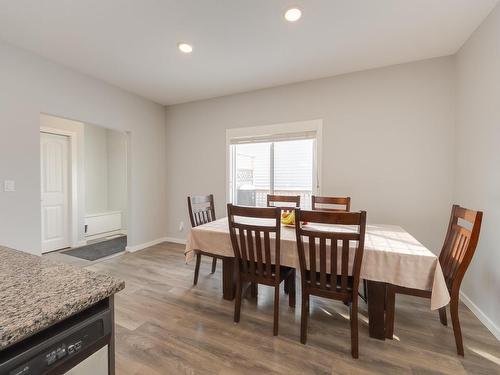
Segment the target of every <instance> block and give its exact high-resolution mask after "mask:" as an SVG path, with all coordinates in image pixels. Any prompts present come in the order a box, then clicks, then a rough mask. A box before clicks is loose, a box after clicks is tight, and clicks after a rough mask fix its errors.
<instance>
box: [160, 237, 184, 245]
mask: <svg viewBox="0 0 500 375" xmlns="http://www.w3.org/2000/svg"><path fill="white" fill-rule="evenodd" d="M164 240H165V242H173V243H178V244H181V245H185V244H186V242H187V241H186V240H185V239H184V238H175V237H165V238H164Z"/></svg>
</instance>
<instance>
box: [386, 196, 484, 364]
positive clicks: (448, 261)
mask: <svg viewBox="0 0 500 375" xmlns="http://www.w3.org/2000/svg"><path fill="white" fill-rule="evenodd" d="M482 218H483V213H482V212H481V211H473V210H469V209H467V208H463V207H460V206H458V205H453V208H452V210H451V217H450V223H449V225H448V231H447V233H446V237H445V240H444V244H443V247H442V249H441V253H440V254H439V263H440V264H441V268H442V270H443V274H444V278H445V281H446V285H447V286H448V291H449V292H450V297H451V299H450V315H451V321H452V324H453V333H454V334H455V344H456V346H457V353H458V354H459V355H461V356H464V345H463V341H462V331H461V329H460V321H459V319H458V303H459V294H460V285H461V283H462V279H463V278H464V275H465V272H466V271H467V268H468V267H469V264H470V262H471V260H472V257H473V256H474V252H475V251H476V246H477V242H478V240H479V232H480V231H481V221H482ZM465 223H468V224H467V225H464V224H465ZM397 293H399V294H407V295H411V296H416V297H423V298H431V291H430V290H419V289H410V288H404V287H400V286H396V285H389V286H388V287H387V301H386V303H387V304H386V309H387V311H386V337H387V338H390V339H392V336H393V333H394V309H395V304H396V294H397ZM439 319H440V321H441V324H443V325H445V326H446V325H447V324H448V321H447V317H446V306H445V307H442V308H441V309H439Z"/></svg>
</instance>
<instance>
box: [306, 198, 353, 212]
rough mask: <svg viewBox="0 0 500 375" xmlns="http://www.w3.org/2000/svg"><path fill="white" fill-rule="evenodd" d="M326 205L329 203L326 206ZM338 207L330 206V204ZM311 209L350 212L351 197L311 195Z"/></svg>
mask: <svg viewBox="0 0 500 375" xmlns="http://www.w3.org/2000/svg"><path fill="white" fill-rule="evenodd" d="M325 205H327V206H326V207H325ZM332 205H333V206H336V207H329V206H332ZM311 209H312V210H313V211H332V212H335V211H337V212H342V211H344V212H349V211H351V197H321V196H318V195H313V196H312V197H311Z"/></svg>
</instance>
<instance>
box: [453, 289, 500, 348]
mask: <svg viewBox="0 0 500 375" xmlns="http://www.w3.org/2000/svg"><path fill="white" fill-rule="evenodd" d="M460 299H461V300H462V302H463V303H464V304H465V306H467V307H468V308H469V310H470V311H472V313H473V314H474V315H475V316H476V317H477V318H478V319H479V321H480V322H481V323H483V324H484V326H485V327H486V328H488V330H489V331H490V332H491V333H493V336H495V337H496V339H497V340H499V341H500V328H499V327H498V326H497V325H496V324H495V323H493V322H492V321H491V319H490V318H488V317H487V316H486V314H485V313H483V312H482V311H481V309H480V308H479V307H478V306H477V305H476V304H475V303H474V302H472V300H471V299H470V298H469V297H467V296H466V295H465V293H464V292H462V291H460Z"/></svg>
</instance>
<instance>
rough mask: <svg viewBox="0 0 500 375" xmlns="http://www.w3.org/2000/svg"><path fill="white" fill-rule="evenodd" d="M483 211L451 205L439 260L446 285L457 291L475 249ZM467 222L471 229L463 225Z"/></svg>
mask: <svg viewBox="0 0 500 375" xmlns="http://www.w3.org/2000/svg"><path fill="white" fill-rule="evenodd" d="M482 218H483V213H482V212H481V211H473V210H469V209H467V208H463V207H460V206H458V205H453V208H452V210H451V216H450V223H449V225H448V231H447V233H446V237H445V240H444V244H443V248H442V249H441V253H440V254H439V262H440V264H441V268H442V270H443V274H444V277H445V280H446V283H447V284H448V287H449V288H451V289H452V292H453V289H454V292H456V293H458V291H459V289H460V284H461V282H462V279H463V276H464V275H465V272H466V271H467V268H468V267H469V264H470V262H471V260H472V257H473V256H474V252H475V251H476V247H477V242H478V240H479V233H480V231H481V222H482ZM465 223H467V225H469V226H470V227H471V229H469V228H467V227H465V226H464V224H465Z"/></svg>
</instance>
